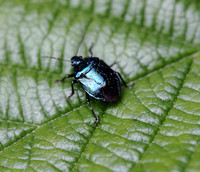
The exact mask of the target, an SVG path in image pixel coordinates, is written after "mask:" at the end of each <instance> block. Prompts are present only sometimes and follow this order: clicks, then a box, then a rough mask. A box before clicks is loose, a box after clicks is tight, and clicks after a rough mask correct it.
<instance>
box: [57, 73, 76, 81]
mask: <svg viewBox="0 0 200 172" xmlns="http://www.w3.org/2000/svg"><path fill="white" fill-rule="evenodd" d="M72 77H74V74H70V75H66V76H65V77H63V78H62V79H57V80H55V82H64V81H65V79H66V78H72Z"/></svg>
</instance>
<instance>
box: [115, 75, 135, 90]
mask: <svg viewBox="0 0 200 172" xmlns="http://www.w3.org/2000/svg"><path fill="white" fill-rule="evenodd" d="M116 73H117V75H118V76H119V78H120V79H121V80H122V83H123V84H124V86H125V87H126V88H132V87H133V85H134V84H135V83H133V84H131V86H128V85H127V84H126V82H125V81H124V79H123V78H122V76H121V74H120V73H119V72H116Z"/></svg>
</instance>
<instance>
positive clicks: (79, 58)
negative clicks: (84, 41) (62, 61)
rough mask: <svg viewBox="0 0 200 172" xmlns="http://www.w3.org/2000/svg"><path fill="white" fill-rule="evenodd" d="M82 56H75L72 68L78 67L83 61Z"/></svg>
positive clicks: (72, 59)
mask: <svg viewBox="0 0 200 172" xmlns="http://www.w3.org/2000/svg"><path fill="white" fill-rule="evenodd" d="M82 59H83V58H82V56H74V57H72V58H71V63H72V66H75V65H78V64H79V63H80V62H81V61H82Z"/></svg>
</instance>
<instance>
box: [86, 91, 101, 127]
mask: <svg viewBox="0 0 200 172" xmlns="http://www.w3.org/2000/svg"><path fill="white" fill-rule="evenodd" d="M86 100H87V104H88V106H89V107H90V110H91V111H92V113H93V115H94V117H95V122H94V124H93V126H94V127H95V126H96V124H97V122H98V121H99V119H98V116H97V115H96V114H95V113H94V110H93V109H92V106H91V105H90V97H89V95H88V93H86Z"/></svg>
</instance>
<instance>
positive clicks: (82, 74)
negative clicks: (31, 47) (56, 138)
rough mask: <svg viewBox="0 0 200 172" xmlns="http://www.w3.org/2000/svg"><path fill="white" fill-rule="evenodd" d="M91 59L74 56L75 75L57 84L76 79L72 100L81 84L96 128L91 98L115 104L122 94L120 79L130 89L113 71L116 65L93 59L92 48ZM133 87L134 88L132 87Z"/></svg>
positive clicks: (117, 73)
mask: <svg viewBox="0 0 200 172" xmlns="http://www.w3.org/2000/svg"><path fill="white" fill-rule="evenodd" d="M89 52H90V57H85V58H82V56H73V57H72V58H71V65H72V66H73V67H74V68H73V70H74V73H72V74H70V75H66V76H65V77H63V78H62V79H60V80H56V82H64V81H65V79H66V78H74V80H73V81H72V82H71V88H72V92H71V94H70V95H69V96H68V98H70V97H71V96H72V95H73V94H74V84H75V83H80V84H81V85H82V87H83V88H84V90H85V93H86V100H87V104H88V105H89V107H90V109H91V111H92V113H93V115H94V117H95V122H94V124H93V125H94V126H95V125H96V124H97V122H98V116H97V115H96V114H95V112H94V110H93V109H92V106H91V105H90V99H89V96H91V97H93V98H95V99H97V100H100V101H105V102H115V101H117V100H118V99H119V97H120V94H121V87H120V79H121V81H122V83H123V85H124V86H125V87H126V88H129V87H128V86H127V85H126V83H125V81H124V79H123V78H122V76H121V75H120V73H119V72H116V71H114V70H112V69H111V67H112V66H113V65H114V64H112V65H110V66H109V65H107V64H106V63H105V62H104V61H103V60H100V59H99V58H98V57H93V53H92V46H91V47H90V49H89ZM41 57H43V58H53V59H57V60H64V61H69V60H65V59H61V58H57V57H50V56H41ZM131 87H132V86H131Z"/></svg>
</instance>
